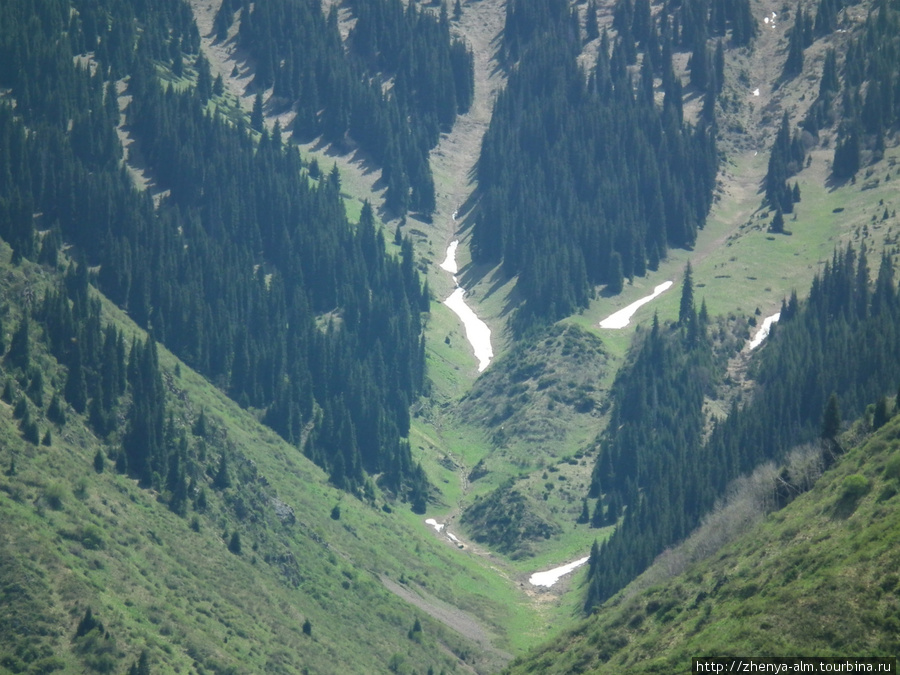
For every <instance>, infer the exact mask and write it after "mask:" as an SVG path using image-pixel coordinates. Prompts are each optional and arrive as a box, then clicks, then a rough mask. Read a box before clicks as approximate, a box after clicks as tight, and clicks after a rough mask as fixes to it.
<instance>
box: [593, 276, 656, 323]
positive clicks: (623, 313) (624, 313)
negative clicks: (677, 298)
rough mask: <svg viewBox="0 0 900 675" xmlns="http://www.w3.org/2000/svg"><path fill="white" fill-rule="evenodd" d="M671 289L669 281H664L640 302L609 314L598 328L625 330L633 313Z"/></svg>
mask: <svg viewBox="0 0 900 675" xmlns="http://www.w3.org/2000/svg"><path fill="white" fill-rule="evenodd" d="M671 287H672V282H671V281H664V282H663V283H661V284H660V285H659V286H657V287H656V288H654V289H653V293H651V294H650V295H647V296H644V297H643V298H641V299H640V300H636V301H635V302H632V303H631V304H630V305H628V307H625V308H624V309H620V310H619V311H618V312H616V313H614V314H610V315H609V316H608V317H606V318H605V319H603V321H601V322H600V328H613V329H617V328H625V326H627V325H628V323H629V322H630V321H631V317H632V316H633V315H634V313H635V312H636V311H638V309H640V308H641V307H643V306H644V305H646V304H647V303H648V302H650V301H651V300H653V298H655V297H657V296H659V295H662V294H663V293H665V292H666V291H667V290H669V289H670V288H671Z"/></svg>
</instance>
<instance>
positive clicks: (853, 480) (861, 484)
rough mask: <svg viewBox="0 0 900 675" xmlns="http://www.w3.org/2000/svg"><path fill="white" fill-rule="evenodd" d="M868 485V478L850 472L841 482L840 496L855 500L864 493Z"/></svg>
mask: <svg viewBox="0 0 900 675" xmlns="http://www.w3.org/2000/svg"><path fill="white" fill-rule="evenodd" d="M870 487H871V486H870V484H869V479H868V478H866V477H865V476H863V475H861V474H858V473H855V474H852V475H850V476H847V477H846V478H844V480H843V481H842V482H841V498H842V499H845V500H847V501H856V500H857V499H859V498H860V497H862V496H863V495H865V494H866V493H867V492H868V491H869V488H870Z"/></svg>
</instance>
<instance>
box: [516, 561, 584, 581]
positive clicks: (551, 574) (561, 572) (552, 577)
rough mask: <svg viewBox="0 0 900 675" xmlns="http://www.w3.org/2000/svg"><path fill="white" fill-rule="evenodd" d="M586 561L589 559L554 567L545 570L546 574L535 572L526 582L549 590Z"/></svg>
mask: <svg viewBox="0 0 900 675" xmlns="http://www.w3.org/2000/svg"><path fill="white" fill-rule="evenodd" d="M588 560H589V557H587V558H579V559H578V560H576V561H575V562H570V563H568V564H567V565H562V566H561V567H555V568H553V569H552V570H547V571H546V572H535V573H534V574H532V575H531V576H530V577H529V578H528V581H529V583H530V584H531V585H532V586H544V587H545V588H550V587H551V586H552V585H553V584H555V583H556V582H557V581H559V580H560V579H561V578H562V577H564V576H565V575H567V574H569V573H570V572H572V571H573V570H576V569H578V568H579V567H581V566H582V565H584V564H585V563H587V561H588Z"/></svg>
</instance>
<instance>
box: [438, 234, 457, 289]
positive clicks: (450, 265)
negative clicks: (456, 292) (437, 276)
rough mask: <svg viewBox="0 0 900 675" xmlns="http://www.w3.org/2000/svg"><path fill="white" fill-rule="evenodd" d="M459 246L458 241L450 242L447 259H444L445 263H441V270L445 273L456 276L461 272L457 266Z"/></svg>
mask: <svg viewBox="0 0 900 675" xmlns="http://www.w3.org/2000/svg"><path fill="white" fill-rule="evenodd" d="M457 246H459V240H458V239H454V240H453V241H451V242H450V246H448V247H447V257H446V258H444V262H442V263H441V269H442V270H444V271H445V272H449V273H450V274H456V273H457V272H459V268H458V267H457V266H456V247H457ZM454 281H455V279H454Z"/></svg>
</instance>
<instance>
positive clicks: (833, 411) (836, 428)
mask: <svg viewBox="0 0 900 675" xmlns="http://www.w3.org/2000/svg"><path fill="white" fill-rule="evenodd" d="M840 430H841V408H840V404H839V403H838V397H837V393H836V392H831V396H829V397H828V403H826V404H825V411H824V413H823V414H822V438H824V439H825V440H828V441H833V440H835V438H836V437H837V435H838V433H839V432H840Z"/></svg>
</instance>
